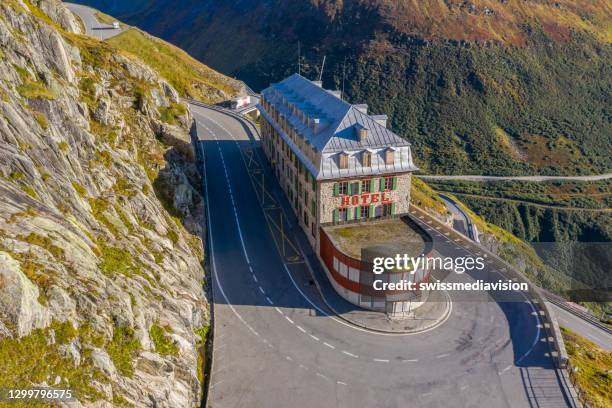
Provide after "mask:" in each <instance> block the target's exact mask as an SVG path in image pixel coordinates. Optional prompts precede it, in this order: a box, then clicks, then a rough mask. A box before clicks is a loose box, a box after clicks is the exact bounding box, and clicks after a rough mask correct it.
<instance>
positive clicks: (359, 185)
mask: <svg viewBox="0 0 612 408" xmlns="http://www.w3.org/2000/svg"><path fill="white" fill-rule="evenodd" d="M357 194H361V181H358V182H357Z"/></svg>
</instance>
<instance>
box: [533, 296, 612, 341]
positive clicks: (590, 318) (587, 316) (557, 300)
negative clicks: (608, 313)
mask: <svg viewBox="0 0 612 408" xmlns="http://www.w3.org/2000/svg"><path fill="white" fill-rule="evenodd" d="M543 292H544V296H545V297H546V299H547V300H548V301H549V302H550V303H552V304H553V305H555V306H558V307H560V308H561V309H563V310H565V311H567V312H569V313H571V314H573V315H574V316H576V317H579V318H581V319H582V320H584V321H586V322H587V323H590V324H592V325H594V326H596V327H597V328H599V329H601V330H603V331H605V332H606V333H608V334H611V335H612V328H610V326H608V325H606V324H605V323H602V322H601V321H600V320H599V319H598V318H597V316H594V315H592V314H591V313H589V312H587V311H584V310H581V309H580V308H578V307H576V306H573V305H572V304H571V303H570V302H568V301H566V300H565V299H563V298H562V297H561V296H558V295H555V294H554V293H550V292H548V291H543Z"/></svg>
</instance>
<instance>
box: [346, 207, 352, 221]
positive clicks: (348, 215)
mask: <svg viewBox="0 0 612 408" xmlns="http://www.w3.org/2000/svg"><path fill="white" fill-rule="evenodd" d="M346 219H347V221H348V220H351V219H353V208H352V207H349V208H347V209H346Z"/></svg>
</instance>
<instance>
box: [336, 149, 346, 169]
mask: <svg viewBox="0 0 612 408" xmlns="http://www.w3.org/2000/svg"><path fill="white" fill-rule="evenodd" d="M338 167H340V169H348V154H346V153H340V154H339V155H338Z"/></svg>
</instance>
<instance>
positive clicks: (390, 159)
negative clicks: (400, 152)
mask: <svg viewBox="0 0 612 408" xmlns="http://www.w3.org/2000/svg"><path fill="white" fill-rule="evenodd" d="M394 163H395V149H393V148H391V147H390V148H388V149H387V150H385V164H394Z"/></svg>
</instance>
